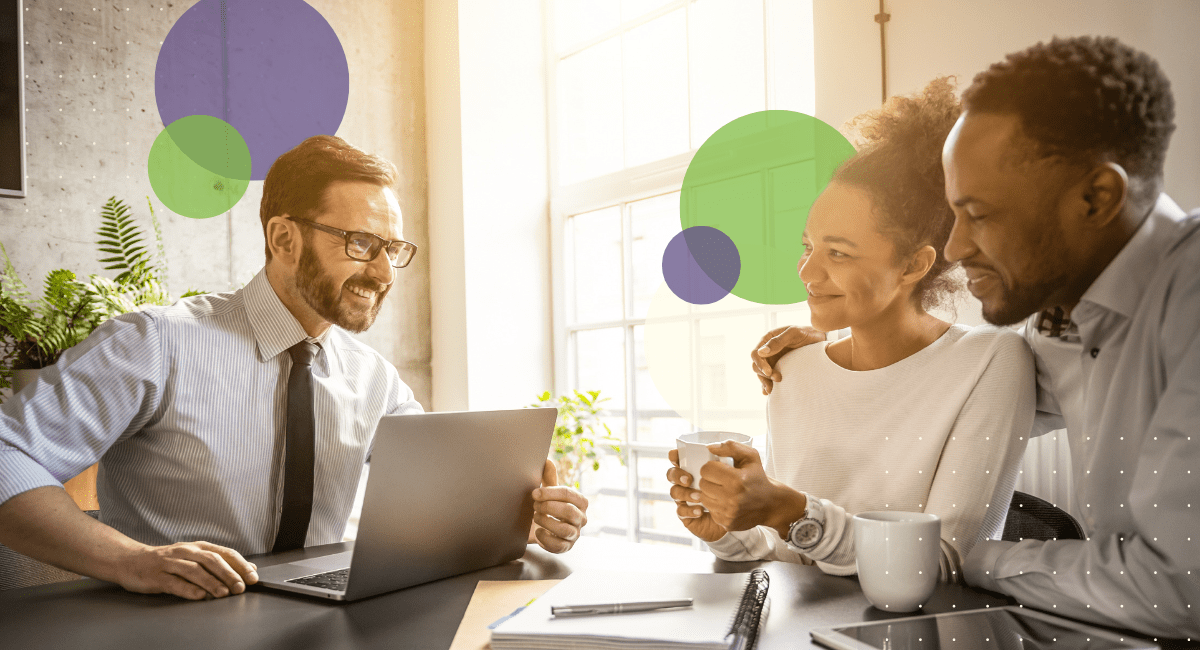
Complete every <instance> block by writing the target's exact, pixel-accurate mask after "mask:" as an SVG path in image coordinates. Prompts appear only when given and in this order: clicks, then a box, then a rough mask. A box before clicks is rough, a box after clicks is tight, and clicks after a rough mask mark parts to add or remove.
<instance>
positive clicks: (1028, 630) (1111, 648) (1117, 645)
mask: <svg viewBox="0 0 1200 650" xmlns="http://www.w3.org/2000/svg"><path fill="white" fill-rule="evenodd" d="M811 634H812V637H813V639H814V640H815V641H817V643H820V644H821V645H824V646H828V647H830V648H836V649H837V650H901V649H907V648H911V649H913V650H917V649H921V648H928V649H929V650H938V649H939V648H954V649H955V650H976V649H980V650H983V649H987V650H1009V649H1012V650H1021V649H1028V648H1053V649H1054V650H1075V649H1076V648H1078V649H1080V650H1082V649H1083V648H1088V649H1089V650H1151V649H1153V650H1157V649H1158V646H1157V645H1155V644H1153V643H1150V642H1149V641H1145V640H1143V639H1139V638H1136V637H1131V636H1122V635H1120V634H1115V633H1113V632H1108V631H1105V630H1101V629H1098V628H1094V627H1091V626H1089V625H1085V624H1083V623H1077V622H1075V621H1069V620H1067V619H1065V618H1059V617H1057V616H1051V615H1050V614H1044V613H1042V612H1036V611H1033V610H1030V609H1025V608H1023V607H992V608H988V609H973V610H968V611H964V612H953V613H949V614H932V615H929V616H913V617H911V618H896V619H890V620H886V621H875V622H873V623H855V624H852V625H843V626H838V627H827V628H823V629H819V630H813V631H812V632H811Z"/></svg>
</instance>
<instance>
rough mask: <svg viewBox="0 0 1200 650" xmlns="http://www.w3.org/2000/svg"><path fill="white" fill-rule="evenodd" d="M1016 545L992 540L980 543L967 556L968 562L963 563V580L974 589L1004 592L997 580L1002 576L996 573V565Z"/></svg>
mask: <svg viewBox="0 0 1200 650" xmlns="http://www.w3.org/2000/svg"><path fill="white" fill-rule="evenodd" d="M1016 545H1017V543H1016V542H1003V541H999V540H990V539H985V540H981V541H979V542H978V543H976V544H975V546H974V547H973V548H972V549H971V552H970V553H968V554H967V560H966V561H965V562H963V567H962V571H963V579H964V580H966V581H967V584H968V585H971V586H972V587H978V588H980V589H987V590H989V591H998V592H1003V589H1001V588H1000V582H999V581H998V580H997V578H999V577H1000V576H999V574H998V573H997V572H996V565H997V564H998V563H999V561H1000V556H1001V555H1004V554H1005V553H1006V552H1008V550H1009V549H1010V548H1012V547H1014V546H1016Z"/></svg>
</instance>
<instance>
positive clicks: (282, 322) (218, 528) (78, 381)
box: [0, 270, 422, 555]
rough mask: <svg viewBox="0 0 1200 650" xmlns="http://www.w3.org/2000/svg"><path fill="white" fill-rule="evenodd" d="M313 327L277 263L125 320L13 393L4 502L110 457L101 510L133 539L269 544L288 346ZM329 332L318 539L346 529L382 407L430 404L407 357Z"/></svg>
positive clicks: (2, 454)
mask: <svg viewBox="0 0 1200 650" xmlns="http://www.w3.org/2000/svg"><path fill="white" fill-rule="evenodd" d="M306 338H308V336H307V334H306V333H305V331H304V328H303V327H301V325H300V323H299V322H298V321H297V320H296V318H295V317H294V316H292V314H291V312H289V311H288V310H287V308H286V307H285V306H284V305H283V303H282V302H280V300H279V297H278V296H277V295H276V294H275V291H274V290H273V289H272V287H271V285H270V282H269V281H268V280H267V277H266V272H265V270H264V271H260V272H259V273H258V275H256V276H255V277H254V279H253V280H251V281H250V283H249V284H247V285H246V286H245V287H244V288H242V289H240V290H238V291H235V292H232V293H224V294H210V295H202V296H194V297H190V298H185V299H183V300H180V301H179V302H177V303H175V304H174V305H172V306H170V307H155V308H151V309H147V310H145V311H142V312H133V313H129V314H124V315H122V316H118V317H116V318H113V319H112V320H109V321H108V322H106V323H104V324H103V325H101V326H100V327H99V328H97V330H96V331H95V332H94V333H92V335H91V336H89V337H88V338H87V340H85V341H84V342H82V343H80V344H79V345H77V346H75V347H73V348H71V349H70V350H67V351H66V352H64V353H63V355H62V358H61V359H60V360H59V362H58V363H57V364H55V365H53V366H50V367H49V368H46V369H44V370H42V371H41V372H40V373H39V375H38V379H37V381H36V382H34V383H33V384H31V385H29V386H27V387H26V388H25V389H24V390H22V391H21V392H20V393H18V394H17V395H14V396H13V397H12V398H11V399H9V400H8V401H6V402H5V403H4V404H3V405H2V406H0V503H3V502H4V501H7V500H8V499H10V498H12V497H13V496H15V495H17V494H20V493H22V492H25V491H27V490H31V489H33V488H37V487H42V486H55V485H61V484H62V481H65V480H67V479H69V478H71V477H73V476H75V475H76V474H78V473H79V472H80V471H82V470H83V469H85V468H86V467H88V466H89V465H91V464H93V463H95V462H97V461H99V463H100V471H99V477H98V479H97V492H98V496H99V500H100V519H101V521H103V522H104V523H106V524H108V525H110V526H112V527H113V528H116V529H117V530H119V531H121V532H122V533H124V534H126V535H128V536H129V537H131V538H133V539H135V540H138V541H140V542H143V543H146V544H151V545H164V544H170V543H174V542H180V541H195V540H204V541H208V542H212V543H214V544H220V545H222V546H227V547H230V548H233V549H235V550H237V551H239V552H241V553H242V554H247V555H248V554H252V553H264V552H267V551H269V550H270V549H271V546H272V543H273V541H274V539H275V534H276V532H277V529H278V527H279V515H280V512H281V508H282V503H283V471H284V463H283V453H284V441H285V439H286V435H285V425H286V419H287V384H288V374H289V372H290V371H291V366H292V360H291V357H290V355H289V354H288V353H287V350H288V348H290V347H291V346H293V345H295V344H296V343H298V342H299V341H301V340H303V339H306ZM310 340H312V339H310ZM316 342H317V343H319V344H320V348H321V349H320V351H319V352H318V353H317V357H316V359H315V360H314V362H313V400H314V412H315V424H316V434H315V435H316V440H315V447H314V450H315V467H314V489H313V506H312V507H313V511H312V519H311V520H310V524H309V528H308V536H307V538H306V540H305V544H306V545H309V546H311V545H316V544H326V543H330V542H337V541H341V539H342V532H343V530H344V528H345V525H346V520H347V518H348V516H349V514H350V509H351V506H352V505H353V502H354V495H355V492H356V489H357V487H358V479H359V476H360V474H361V472H362V467H363V463H364V461H365V459H366V457H367V454H368V452H369V450H370V445H371V441H372V438H373V436H374V434H375V427H376V424H377V423H378V422H379V419H380V417H381V416H383V415H385V414H397V413H419V412H421V410H422V409H421V406H420V404H418V403H417V402H416V401H415V400H414V399H413V393H412V391H411V390H410V389H409V388H408V386H406V385H405V384H404V382H403V381H401V380H400V376H399V374H398V373H397V372H396V369H395V367H394V366H392V364H390V363H388V362H387V361H386V360H384V359H383V357H381V356H380V355H379V353H377V352H375V351H374V350H372V349H371V348H370V347H368V346H367V345H365V344H363V343H362V342H361V341H359V340H357V339H355V338H353V337H351V336H350V335H349V334H348V333H347V332H345V331H344V330H342V329H340V328H338V327H336V326H331V327H330V328H329V330H328V331H327V332H326V333H325V334H323V335H322V337H320V338H319V339H316Z"/></svg>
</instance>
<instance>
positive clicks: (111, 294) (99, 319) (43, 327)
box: [0, 197, 199, 392]
mask: <svg viewBox="0 0 1200 650" xmlns="http://www.w3.org/2000/svg"><path fill="white" fill-rule="evenodd" d="M147 202H149V201H148V200H147ZM100 218H101V226H100V229H99V230H98V231H96V234H97V235H98V236H99V237H100V239H99V241H98V242H97V246H98V248H99V250H100V252H101V254H102V255H107V257H102V259H100V262H101V263H104V264H106V265H107V266H105V267H104V268H105V269H113V270H118V271H120V274H119V275H117V277H116V278H113V279H110V278H106V277H103V276H100V275H92V276H90V277H89V278H88V279H87V280H81V279H80V278H79V277H78V276H77V275H76V274H75V272H74V271H70V270H68V269H55V270H53V271H51V272H50V273H48V274H47V275H46V281H45V287H44V289H43V291H42V296H41V297H39V298H33V297H32V296H31V295H30V293H29V289H28V287H26V286H25V283H24V282H23V281H22V280H21V277H20V276H19V275H18V274H17V271H16V269H15V268H13V264H12V261H11V260H10V259H9V257H8V250H7V249H5V248H4V244H3V243H0V252H2V253H3V255H4V272H3V274H0V388H14V392H15V391H16V390H20V386H17V387H14V386H13V380H14V379H15V378H16V376H17V373H21V375H22V376H25V375H28V374H31V373H24V372H21V371H37V370H40V369H42V368H45V367H46V366H49V365H51V364H53V363H54V362H56V361H58V358H59V357H60V356H61V355H62V353H63V351H64V350H66V349H67V348H70V347H71V346H74V345H76V344H77V343H79V342H81V341H83V340H84V339H85V338H87V337H88V335H89V334H91V333H92V331H93V330H94V329H96V328H97V327H98V326H99V325H100V324H101V323H103V322H104V321H106V320H108V319H109V318H112V317H113V316H116V315H118V314H124V313H126V312H130V311H135V310H138V309H140V308H142V307H143V306H145V305H167V304H170V299H169V298H168V295H169V293H168V289H167V284H166V277H167V269H166V257H165V255H164V254H163V249H162V233H161V229H160V227H159V224H158V219H157V217H155V215H154V206H153V205H151V206H150V219H151V222H152V223H153V225H154V234H155V238H156V240H157V242H158V248H157V251H156V253H157V254H156V255H155V256H154V257H152V256H151V255H150V253H149V252H148V251H147V249H146V242H145V235H144V233H143V231H142V229H141V228H140V227H138V225H137V224H136V223H134V221H133V218H132V216H131V214H130V210H129V208H128V207H127V206H126V205H125V204H124V203H123V202H122V201H120V200H118V199H117V198H116V197H112V198H110V199H109V200H108V202H107V203H105V204H104V209H103V210H102V211H101V213H100ZM195 293H199V292H188V293H187V294H185V295H194V294H195ZM21 383H22V384H23V383H24V382H21Z"/></svg>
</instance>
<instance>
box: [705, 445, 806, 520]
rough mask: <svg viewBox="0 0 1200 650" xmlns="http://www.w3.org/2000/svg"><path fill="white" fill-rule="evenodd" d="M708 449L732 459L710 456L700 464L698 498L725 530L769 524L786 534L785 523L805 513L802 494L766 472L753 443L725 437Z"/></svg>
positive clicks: (804, 502)
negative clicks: (716, 458) (728, 461)
mask: <svg viewBox="0 0 1200 650" xmlns="http://www.w3.org/2000/svg"><path fill="white" fill-rule="evenodd" d="M708 450H709V451H711V452H712V453H714V454H716V455H717V456H728V457H730V458H732V459H733V467H730V466H728V465H726V464H725V463H722V462H720V461H715V460H710V461H708V462H707V463H705V464H704V467H702V468H700V475H701V476H700V482H699V484H698V487H699V488H700V499H699V500H700V502H701V503H703V504H704V506H705V507H706V508H708V510H709V513H710V515H711V516H712V519H713V521H714V522H716V523H717V525H719V526H722V527H724V528H726V529H728V530H749V529H751V528H754V527H755V526H769V527H771V528H774V529H776V531H782V532H781V533H780V537H784V536H786V535H787V528H788V526H790V525H791V523H792V522H793V521H796V520H797V519H799V518H800V517H801V516H803V515H804V511H805V507H806V506H807V503H806V501H805V497H804V495H803V494H802V493H800V492H798V491H796V490H793V489H792V488H790V487H788V486H787V485H784V484H783V483H780V482H779V481H776V480H774V479H772V478H770V477H769V476H767V473H766V471H765V470H764V469H763V466H762V459H760V458H759V455H758V451H756V450H755V449H754V448H753V447H750V446H748V445H743V444H741V443H740V442H734V441H732V440H727V441H725V442H722V443H720V444H715V445H709V446H708ZM691 500H692V501H695V500H696V499H691Z"/></svg>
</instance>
